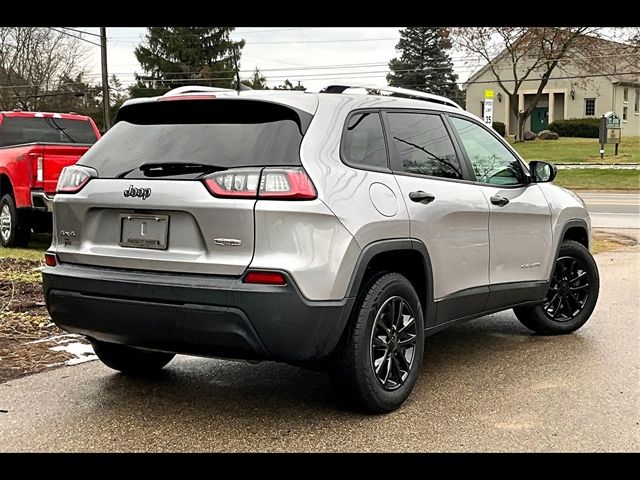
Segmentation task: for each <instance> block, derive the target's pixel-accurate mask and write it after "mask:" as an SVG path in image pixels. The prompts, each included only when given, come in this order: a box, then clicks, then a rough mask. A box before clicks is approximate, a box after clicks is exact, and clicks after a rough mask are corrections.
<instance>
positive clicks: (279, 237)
mask: <svg viewBox="0 0 640 480" xmlns="http://www.w3.org/2000/svg"><path fill="white" fill-rule="evenodd" d="M255 225H256V239H255V251H254V256H253V260H252V262H251V265H250V266H249V268H252V269H278V270H285V271H287V272H289V273H290V274H291V276H292V277H293V278H294V280H295V282H296V284H297V285H298V288H299V289H300V291H301V293H302V294H303V295H304V296H305V298H307V299H308V300H340V299H342V298H344V297H345V296H346V294H347V287H348V285H349V280H350V279H351V274H352V273H353V271H354V268H355V265H356V262H357V260H358V256H359V254H360V251H361V248H360V246H359V245H358V243H357V242H356V241H355V239H354V238H353V236H352V235H351V234H350V233H349V232H348V231H347V229H346V228H345V227H344V226H343V225H342V223H340V221H339V220H338V219H337V218H336V217H335V215H334V214H333V213H332V212H331V210H329V208H328V207H327V206H326V205H325V204H324V203H323V202H322V201H320V200H313V201H309V202H288V201H273V200H258V202H257V203H256V207H255Z"/></svg>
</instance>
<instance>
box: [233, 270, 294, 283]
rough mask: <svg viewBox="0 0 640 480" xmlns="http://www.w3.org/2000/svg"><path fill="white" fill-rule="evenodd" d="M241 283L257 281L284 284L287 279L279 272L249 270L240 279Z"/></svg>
mask: <svg viewBox="0 0 640 480" xmlns="http://www.w3.org/2000/svg"><path fill="white" fill-rule="evenodd" d="M242 282H243V283H259V284H262V285H286V284H287V279H286V278H284V275H283V274H281V273H280V272H264V271H262V272H259V271H254V272H249V273H247V274H246V275H245V277H244V279H243V280H242Z"/></svg>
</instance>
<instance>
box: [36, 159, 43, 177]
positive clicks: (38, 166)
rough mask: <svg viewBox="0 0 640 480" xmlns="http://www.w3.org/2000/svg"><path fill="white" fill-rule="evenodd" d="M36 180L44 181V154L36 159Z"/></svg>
mask: <svg viewBox="0 0 640 480" xmlns="http://www.w3.org/2000/svg"><path fill="white" fill-rule="evenodd" d="M36 181H37V182H44V158H43V157H42V155H40V156H39V157H38V158H37V159H36Z"/></svg>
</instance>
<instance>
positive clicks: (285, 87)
mask: <svg viewBox="0 0 640 480" xmlns="http://www.w3.org/2000/svg"><path fill="white" fill-rule="evenodd" d="M273 89H274V90H300V91H301V92H304V91H305V90H306V89H307V87H305V86H304V85H302V83H301V82H300V80H298V84H297V85H294V84H293V83H291V82H290V81H289V79H288V78H287V79H286V80H285V81H284V83H283V84H282V85H278V86H277V87H273Z"/></svg>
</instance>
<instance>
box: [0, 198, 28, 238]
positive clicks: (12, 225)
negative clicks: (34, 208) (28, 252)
mask: <svg viewBox="0 0 640 480" xmlns="http://www.w3.org/2000/svg"><path fill="white" fill-rule="evenodd" d="M25 217H26V216H25V214H24V213H22V212H20V211H19V210H18V209H17V208H16V202H15V201H14V199H13V197H12V196H11V195H9V194H7V195H5V196H3V197H2V199H0V244H1V245H2V246H3V247H9V248H14V247H25V246H27V244H28V243H29V238H30V237H31V226H30V225H29V222H28V219H27V218H25Z"/></svg>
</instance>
